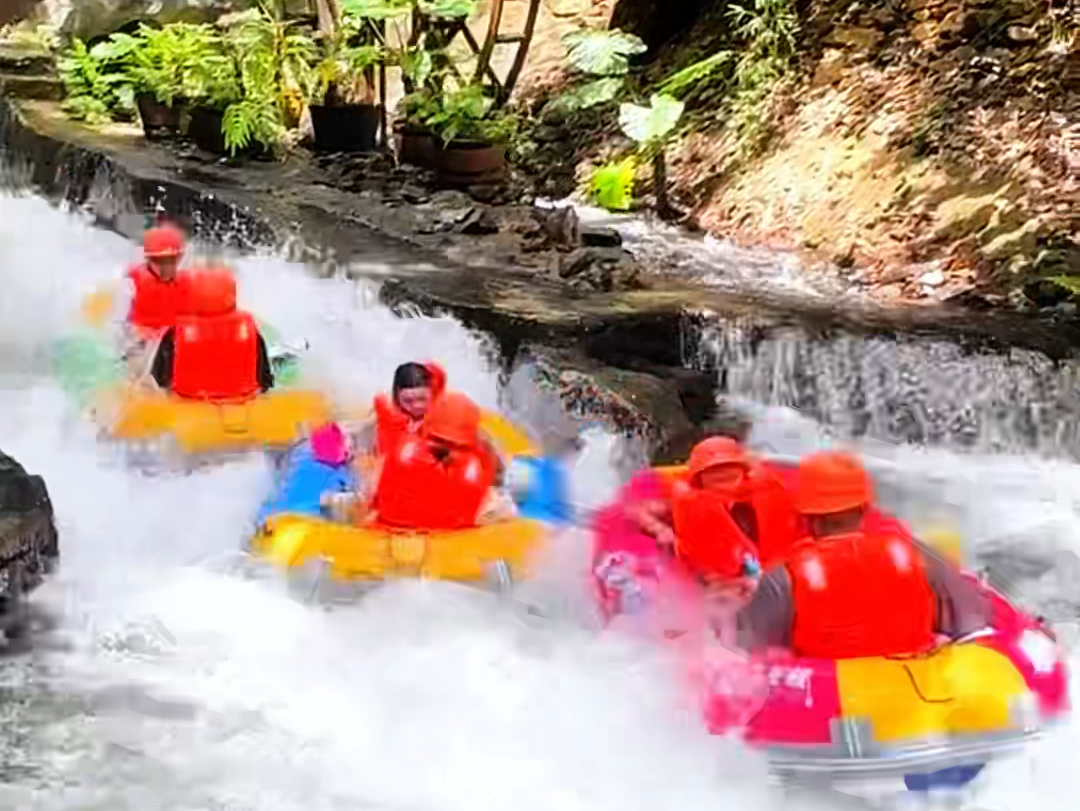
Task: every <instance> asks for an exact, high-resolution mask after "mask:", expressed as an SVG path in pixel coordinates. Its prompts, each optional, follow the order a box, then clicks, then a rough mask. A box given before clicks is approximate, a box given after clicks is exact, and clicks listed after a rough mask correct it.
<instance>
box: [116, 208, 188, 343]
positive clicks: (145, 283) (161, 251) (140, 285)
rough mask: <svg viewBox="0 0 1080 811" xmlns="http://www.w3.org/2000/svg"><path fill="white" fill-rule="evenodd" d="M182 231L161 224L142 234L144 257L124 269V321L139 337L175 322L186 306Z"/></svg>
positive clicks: (150, 335)
mask: <svg viewBox="0 0 1080 811" xmlns="http://www.w3.org/2000/svg"><path fill="white" fill-rule="evenodd" d="M183 254H184V235H183V233H182V232H181V231H180V229H178V228H176V227H174V226H171V225H163V226H159V227H157V228H148V229H147V230H146V232H145V233H144V234H143V256H144V257H145V261H144V262H143V263H142V264H140V265H135V266H134V267H132V268H131V269H129V270H128V274H127V279H128V284H129V298H128V302H127V318H126V322H127V324H128V325H129V326H130V327H131V328H132V329H133V330H134V331H135V332H136V333H137V335H138V336H139V337H140V338H143V339H152V338H156V337H158V336H160V335H161V334H162V333H163V332H164V331H165V330H166V329H168V328H170V327H172V326H175V324H176V319H177V317H178V316H179V315H180V313H181V312H182V311H183V310H185V309H186V308H187V304H188V301H187V299H188V295H189V282H190V274H188V273H186V272H182V271H180V269H179V268H180V259H181V257H182V256H183Z"/></svg>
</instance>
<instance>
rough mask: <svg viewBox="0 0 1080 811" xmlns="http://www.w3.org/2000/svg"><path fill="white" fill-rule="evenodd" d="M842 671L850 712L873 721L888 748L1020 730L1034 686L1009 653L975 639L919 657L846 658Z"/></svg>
mask: <svg viewBox="0 0 1080 811" xmlns="http://www.w3.org/2000/svg"><path fill="white" fill-rule="evenodd" d="M836 677H837V687H838V690H839V696H840V703H841V710H842V712H843V715H844V716H845V717H847V718H858V719H861V720H864V721H866V722H868V723H869V724H870V726H871V728H872V731H873V735H874V740H875V741H876V742H877V743H879V744H882V745H886V746H888V745H903V744H904V743H906V742H910V741H921V740H926V739H928V738H935V737H939V736H950V737H952V736H966V735H985V734H988V733H997V732H1001V731H1005V730H1009V729H1012V728H1014V727H1015V726H1016V723H1017V716H1016V711H1017V705H1018V702H1019V701H1020V700H1021V699H1022V698H1023V697H1024V696H1026V695H1028V694H1029V692H1030V691H1029V689H1028V687H1027V684H1026V682H1025V681H1024V677H1023V675H1022V674H1021V673H1020V671H1019V670H1017V668H1016V666H1015V665H1014V664H1013V663H1012V662H1011V661H1010V660H1009V658H1008V657H1007V656H1005V655H1004V654H1003V653H1000V652H999V651H996V650H993V649H992V648H988V647H984V646H982V645H978V644H970V643H968V644H961V645H950V646H947V647H944V648H942V649H940V650H938V651H935V652H934V653H933V654H931V655H930V656H926V657H919V658H910V659H885V658H875V659H846V660H841V661H838V662H836ZM903 697H908V700H904V699H903Z"/></svg>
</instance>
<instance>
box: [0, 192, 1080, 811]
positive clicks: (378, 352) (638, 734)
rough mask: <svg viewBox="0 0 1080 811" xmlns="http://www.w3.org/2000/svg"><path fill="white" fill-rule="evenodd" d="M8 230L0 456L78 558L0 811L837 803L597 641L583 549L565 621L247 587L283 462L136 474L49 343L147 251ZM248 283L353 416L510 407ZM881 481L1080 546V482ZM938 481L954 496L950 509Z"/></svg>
mask: <svg viewBox="0 0 1080 811" xmlns="http://www.w3.org/2000/svg"><path fill="white" fill-rule="evenodd" d="M0 214H2V216H0V276H2V277H3V278H2V279H0V283H2V284H3V289H4V291H5V295H4V296H3V297H0V373H2V374H3V380H0V414H2V415H3V419H0V447H2V448H3V449H4V450H5V451H7V452H9V453H11V454H13V455H15V456H16V457H17V458H18V459H20V461H22V462H23V463H24V464H25V465H26V466H27V467H28V468H29V469H31V470H33V471H34V472H38V473H41V474H42V475H44V476H45V478H46V481H47V482H48V486H49V489H50V493H51V495H52V497H53V500H54V502H55V506H56V510H57V517H58V522H59V527H60V532H61V547H62V554H63V559H62V567H61V571H60V573H59V574H58V575H57V576H56V577H55V578H54V579H53V580H51V581H50V582H49V583H48V584H47V585H46V586H45V587H43V588H42V590H40V591H39V592H38V593H37V595H36V597H35V601H36V603H37V606H38V609H39V613H40V615H41V617H42V619H43V620H48V624H52V625H54V626H55V627H53V628H52V630H49V631H46V632H42V633H39V634H38V635H37V637H36V639H35V643H34V645H33V648H32V650H31V651H30V652H29V653H27V654H23V655H21V656H16V657H11V658H8V659H7V660H4V662H3V664H2V665H0V680H2V681H0V684H2V685H3V689H4V690H5V698H6V699H7V701H5V702H4V703H3V704H2V705H0V707H2V713H3V715H2V719H3V727H2V730H3V731H2V732H0V775H2V776H3V780H2V782H0V804H2V805H3V806H4V807H10V808H19V809H28V810H30V809H41V811H57V810H58V809H91V808H93V809H97V808H103V809H104V808H108V809H110V811H122V810H123V809H129V808H130V809H134V808H140V809H145V808H167V809H176V811H189V810H190V811H196V809H198V811H207V810H208V809H213V811H219V810H220V811H224V809H229V811H248V809H251V810H252V811H254V810H255V809H258V810H259V811H279V810H280V811H293V809H301V808H304V809H309V808H311V807H317V808H320V809H329V810H331V811H336V810H337V809H342V810H344V809H350V810H351V809H387V811H397V809H402V811H406V810H407V811H414V809H415V810H416V811H422V810H423V809H432V811H435V810H436V809H437V810H438V811H453V810H456V809H461V810H462V811H484V809H492V811H495V809H498V810H499V811H502V810H503V809H506V808H509V807H514V808H521V809H526V810H529V809H537V811H540V809H543V811H550V810H551V809H556V808H557V809H560V811H561V810H562V809H572V810H573V811H577V810H578V809H580V810H581V811H594V810H595V811H608V810H609V809H610V811H616V809H618V811H633V810H634V809H641V810H642V811H645V810H646V809H648V811H655V809H657V808H669V809H677V810H678V811H697V809H702V811H704V809H709V811H715V809H717V808H722V807H738V808H746V809H754V811H768V810H769V809H774V808H776V809H779V808H784V809H794V808H799V809H803V808H809V807H813V808H831V807H835V806H834V805H832V804H831V803H828V802H826V803H824V804H819V803H818V802H817V801H815V802H814V804H813V805H812V806H811V805H810V803H809V801H802V800H800V801H799V802H798V803H796V802H795V801H794V800H792V799H790V798H787V799H782V798H779V797H777V796H776V795H775V794H774V793H771V792H770V791H769V790H768V789H767V787H766V780H765V772H764V765H763V763H762V762H761V760H760V759H759V758H757V757H755V756H753V755H751V754H748V753H747V752H745V751H743V750H741V749H739V748H737V747H733V746H731V745H729V744H728V743H726V742H724V741H721V740H717V739H715V738H711V737H709V736H708V735H706V734H705V733H704V732H703V731H702V729H701V728H700V724H699V721H698V719H697V717H696V713H695V712H694V709H693V708H692V707H690V706H687V704H686V702H685V697H683V696H679V695H677V691H676V690H675V682H674V680H673V679H672V672H673V671H672V669H671V667H670V663H668V662H666V661H665V660H664V659H663V658H662V657H661V656H659V655H658V654H657V653H656V652H654V651H649V650H644V649H641V648H638V647H636V646H634V645H632V644H631V643H629V642H627V641H625V640H619V639H615V638H610V637H607V636H604V635H598V634H596V633H595V632H593V631H591V630H589V629H588V627H587V623H582V622H581V621H580V620H581V619H582V617H581V611H582V609H581V605H582V603H584V600H583V599H581V596H580V594H578V591H577V589H576V588H575V587H574V586H573V585H567V584H569V583H574V582H578V581H576V580H575V578H578V579H579V578H580V575H581V568H582V566H583V563H584V554H583V550H584V544H585V541H584V539H583V538H582V537H580V536H575V535H574V534H573V533H567V534H566V535H565V536H563V537H560V538H559V539H558V542H557V543H556V544H555V547H556V549H555V552H554V553H553V555H552V556H551V557H552V559H553V561H554V563H553V564H552V565H553V567H554V568H553V569H552V570H551V571H546V572H544V573H543V576H542V577H541V578H540V582H539V583H537V584H531V585H532V591H531V595H532V596H535V595H537V594H539V595H541V596H542V597H543V598H545V599H550V600H553V601H557V602H558V608H563V607H564V606H566V607H567V608H566V610H565V611H556V612H555V614H556V616H555V618H554V619H553V620H551V621H549V622H546V623H543V624H539V623H523V622H522V621H521V620H520V618H519V617H518V616H517V615H515V613H514V612H512V611H510V610H507V608H506V607H505V606H502V605H499V604H498V603H497V602H496V601H495V600H494V599H493V598H491V597H489V596H487V595H481V594H478V593H475V592H473V591H471V590H468V589H463V588H459V587H454V586H450V585H448V584H433V583H411V584H402V585H400V586H393V587H387V588H385V589H383V590H381V591H379V592H376V593H375V594H373V595H372V596H371V598H370V599H367V600H365V601H364V602H363V603H362V604H359V605H357V606H353V607H349V608H346V609H335V610H334V611H332V612H328V611H323V610H320V609H316V608H314V607H311V606H307V605H303V604H300V603H297V602H295V601H292V600H289V599H287V598H286V597H285V596H284V594H283V589H282V587H281V586H280V585H279V584H277V583H275V582H273V581H271V582H265V581H260V580H254V579H244V578H242V577H239V576H237V575H236V574H234V573H232V572H231V571H230V567H229V566H228V561H229V560H230V558H232V557H234V556H235V550H236V549H237V547H238V544H239V541H240V539H241V538H242V536H243V535H244V533H245V532H246V531H247V528H248V527H247V522H248V520H249V514H250V511H251V509H252V507H253V506H254V504H255V503H256V502H257V500H258V498H259V497H260V495H261V494H262V493H263V491H264V490H265V488H266V486H267V484H268V482H269V471H268V469H267V466H266V464H265V463H264V462H263V461H262V460H261V459H259V458H257V457H250V458H246V459H241V460H237V461H234V462H231V463H229V464H227V465H222V466H220V467H215V468H211V469H206V470H200V471H198V472H196V473H194V474H191V475H186V476H162V477H154V478H150V477H145V476H141V475H139V474H137V473H133V472H131V471H128V470H126V469H124V468H122V467H118V466H116V465H114V464H112V463H111V459H110V456H109V455H108V454H107V453H105V452H103V451H102V449H101V447H100V446H99V445H98V443H97V441H96V437H95V434H94V429H93V427H92V426H91V425H89V424H88V423H87V422H86V421H85V420H83V419H82V418H80V417H78V416H77V415H75V414H72V413H71V410H70V405H69V403H67V402H66V401H65V399H64V397H63V395H62V394H61V393H60V391H59V390H58V389H57V388H56V387H55V386H54V385H53V384H52V383H51V382H50V381H49V380H48V375H47V371H48V366H47V363H46V360H47V357H48V352H47V348H48V345H49V343H50V342H51V341H52V340H54V339H55V338H56V337H58V336H59V335H61V334H63V332H64V331H65V330H67V329H69V328H70V326H71V323H72V318H73V314H74V313H75V312H76V311H77V308H78V304H79V302H80V300H81V297H82V296H83V295H84V294H85V293H87V292H88V291H89V290H91V289H92V288H93V287H94V286H96V285H98V284H101V283H105V282H108V281H111V280H113V279H115V278H116V277H117V276H118V275H119V272H120V269H121V268H122V266H123V265H124V263H125V262H127V261H130V260H131V259H132V258H133V256H134V251H133V249H132V247H131V246H130V245H129V244H128V243H126V242H125V241H123V240H121V239H120V238H118V237H114V236H112V235H110V234H106V233H102V232H100V231H97V230H94V229H92V228H90V227H89V226H88V225H86V224H84V223H82V222H80V220H78V219H77V218H75V217H71V216H67V215H64V214H62V213H61V212H58V211H56V210H55V209H52V208H50V207H49V206H48V205H47V204H45V203H44V202H43V201H41V200H39V199H36V198H32V197H29V198H20V199H12V198H0ZM373 261H377V257H375V258H374V259H373ZM236 265H237V269H238V271H239V277H240V285H241V301H242V304H243V306H245V307H249V308H251V309H252V310H254V311H256V312H257V313H258V314H259V315H260V316H263V317H265V318H267V319H268V320H269V321H270V322H271V323H273V324H274V325H275V327H277V329H278V330H279V331H280V332H281V333H282V335H283V336H284V337H285V338H286V340H289V339H304V340H306V341H307V342H308V344H309V345H310V357H311V363H310V367H311V368H312V370H313V372H314V375H315V376H316V377H317V378H318V379H319V380H320V382H321V383H326V384H327V385H332V386H333V389H334V392H335V393H336V394H338V395H339V396H341V397H349V398H352V397H367V396H370V394H371V393H372V392H374V391H375V390H377V389H379V388H381V387H382V386H384V385H385V383H386V381H388V380H389V377H390V374H391V372H392V370H393V368H394V366H395V365H396V364H398V363H399V362H401V361H403V360H407V359H413V358H418V357H419V358H426V357H434V358H435V359H438V360H440V361H442V362H443V363H444V364H445V365H446V366H447V368H448V371H449V373H450V376H451V380H452V381H453V385H455V386H457V387H460V388H462V389H464V390H465V391H467V392H468V393H469V394H471V395H472V396H474V397H475V398H476V399H477V400H479V401H480V402H481V403H483V404H485V405H489V406H490V405H495V403H496V401H497V400H498V398H499V387H498V385H497V376H496V374H495V372H494V371H493V365H492V363H491V362H489V360H488V359H487V355H488V353H489V350H488V348H487V347H486V345H485V342H484V341H483V340H481V339H479V338H478V337H476V336H475V335H472V334H470V333H468V332H467V331H466V330H464V329H463V328H462V327H461V326H460V325H458V324H457V323H456V322H454V321H452V320H450V319H430V318H416V319H398V318H395V317H393V316H392V315H391V314H390V313H389V312H387V311H386V310H385V309H384V308H382V307H379V306H377V305H376V304H375V303H374V296H373V292H372V290H371V289H370V288H366V287H363V286H358V285H354V284H352V283H346V282H344V281H339V280H336V279H329V280H322V281H318V280H315V279H312V278H311V277H310V276H309V275H307V274H305V273H304V272H303V269H302V268H300V267H297V266H290V265H288V264H287V263H285V262H283V261H281V260H279V259H277V258H275V257H273V256H261V257H255V258H244V259H240V260H238V261H237V262H236ZM757 431H758V433H759V435H760V436H761V437H763V438H764V439H765V440H766V441H769V442H770V443H771V444H774V445H777V446H779V445H783V444H784V443H785V442H787V443H788V446H787V447H785V448H780V449H784V450H790V451H791V452H798V451H799V450H803V449H805V448H807V447H809V446H812V445H814V444H815V443H818V442H820V441H822V439H821V436H820V431H819V429H818V427H817V426H816V425H815V424H813V423H809V422H807V421H806V420H804V419H801V418H799V419H794V420H793V419H792V418H791V417H790V414H788V413H787V412H785V411H783V410H782V409H776V408H771V409H761V410H760V419H759V422H758V428H757ZM590 439H591V441H590V442H589V444H588V446H587V448H586V452H585V453H584V454H583V458H582V461H581V463H580V464H579V469H578V471H577V473H576V476H575V478H576V483H577V487H576V488H575V490H576V495H577V500H578V501H582V502H585V503H591V504H597V503H600V502H602V501H603V500H604V499H605V498H606V497H608V496H609V495H610V493H611V490H612V487H613V486H614V484H615V477H614V475H613V474H612V472H611V471H610V469H609V456H610V453H611V449H612V445H613V440H612V439H611V437H608V436H604V435H596V436H592V437H591V438H590ZM870 450H871V451H875V452H878V453H879V455H882V454H881V453H880V449H873V448H872V449H870ZM879 463H880V466H881V467H882V468H883V469H884V470H885V471H886V473H887V475H886V476H885V478H886V484H888V485H890V487H891V488H892V490H895V492H896V493H897V494H912V493H913V494H914V495H912V496H910V500H911V501H913V502H914V506H911V507H910V509H911V510H916V511H917V509H919V508H921V507H922V506H923V505H925V504H926V503H928V502H931V501H933V500H934V499H935V498H936V499H937V500H939V501H945V502H948V503H949V504H952V505H953V506H955V507H956V508H957V510H958V512H959V514H960V515H961V517H962V519H963V521H964V527H965V529H969V530H970V531H971V532H972V533H973V537H975V538H976V539H978V541H979V542H980V544H982V545H983V546H984V547H985V548H987V549H992V548H995V547H994V544H997V547H996V548H1001V549H1004V550H1005V551H1006V553H1007V554H1013V555H1014V553H1015V551H1016V549H1017V548H1019V547H1021V546H1025V545H1034V544H1035V543H1036V541H1037V542H1038V543H1039V544H1041V545H1039V546H1038V547H1037V549H1036V550H1035V551H1034V552H1033V553H1032V557H1034V558H1035V559H1037V560H1042V561H1045V560H1052V558H1053V555H1055V554H1063V553H1064V552H1067V551H1070V550H1071V549H1073V548H1075V545H1076V543H1077V542H1080V538H1078V537H1077V535H1076V533H1077V528H1078V527H1080V523H1078V522H1077V520H1076V515H1075V510H1074V508H1073V503H1072V495H1071V494H1072V493H1078V492H1080V477H1078V475H1077V471H1076V468H1075V467H1074V466H1072V465H1068V464H1065V463H1046V462H1032V461H1031V460H1029V459H1027V458H1025V457H1012V458H1000V457H992V456H983V457H979V458H970V459H969V458H963V457H956V456H955V455H952V454H949V453H946V452H944V451H920V450H916V449H901V450H895V449H894V450H893V451H891V452H890V454H889V455H888V456H887V457H885V458H881V459H880V460H879ZM931 472H934V473H935V474H937V477H938V478H937V479H936V480H935V481H939V482H944V483H943V484H940V485H939V486H937V487H934V488H928V486H927V485H926V484H925V482H926V480H927V478H928V474H929V473H931ZM920 487H922V490H920ZM928 490H930V491H932V492H927V491H928ZM890 492H891V490H890ZM898 498H899V497H898ZM896 503H897V506H898V507H899V508H900V509H901V512H903V511H904V509H906V508H908V507H909V506H910V505H908V504H906V503H904V502H903V500H902V499H900V500H898V501H897V502H896ZM1014 556H1015V555H1014ZM1061 568H1062V567H1060V566H1058V567H1056V568H1055V567H1054V566H1053V565H1051V566H1050V567H1049V568H1047V567H1046V566H1043V569H1042V571H1041V573H1036V574H1035V575H1033V576H1032V575H1030V572H1028V575H1029V576H1028V577H1027V580H1026V581H1025V589H1026V592H1027V593H1028V594H1029V595H1031V596H1032V597H1033V598H1034V599H1038V600H1040V601H1043V602H1046V601H1051V602H1052V601H1053V600H1058V601H1059V602H1061V601H1063V600H1064V598H1063V597H1062V595H1065V594H1067V593H1068V592H1067V590H1066V588H1065V584H1064V583H1063V582H1062V580H1061V578H1062V573H1061ZM1055 578H1057V579H1055ZM1064 602H1066V603H1067V601H1064ZM548 605H549V607H550V605H551V603H548ZM1068 605H1071V604H1068ZM1061 610H1062V613H1063V614H1068V611H1069V608H1068V607H1067V606H1063V607H1062V609H1061ZM1077 743H1078V742H1077V741H1076V740H1075V733H1074V731H1073V730H1072V729H1071V728H1069V729H1066V730H1064V731H1063V732H1062V733H1061V734H1060V735H1059V736H1058V737H1056V738H1054V739H1051V740H1050V741H1047V742H1046V743H1045V744H1044V745H1042V746H1040V747H1038V748H1037V749H1033V750H1032V752H1031V753H1030V754H1029V755H1027V756H1026V757H1025V758H1024V759H1021V760H1018V761H1016V763H1014V764H1010V765H1009V766H1008V767H1007V768H1006V769H1005V770H1003V771H1002V772H1000V773H997V774H995V775H994V776H993V777H992V778H991V779H989V780H988V784H987V786H986V787H985V789H984V792H983V793H984V795H985V797H986V799H985V800H983V802H982V805H983V807H985V808H987V809H1001V811H1005V809H1027V808H1034V807H1036V805H1037V804H1038V803H1039V798H1041V797H1051V796H1057V795H1060V794H1062V793H1064V792H1066V791H1068V789H1069V788H1070V786H1071V782H1072V772H1073V771H1074V770H1075V767H1076V765H1077V756H1076V754H1075V753H1076V752H1077V751H1080V749H1078V747H1077Z"/></svg>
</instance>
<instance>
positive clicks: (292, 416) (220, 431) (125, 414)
mask: <svg viewBox="0 0 1080 811" xmlns="http://www.w3.org/2000/svg"><path fill="white" fill-rule="evenodd" d="M94 412H95V416H96V419H97V421H98V423H99V424H101V425H102V426H103V427H104V428H105V430H106V431H107V433H108V434H109V436H110V437H112V438H113V439H118V440H125V441H140V440H152V439H154V438H157V437H160V436H164V435H171V436H172V437H173V438H174V439H175V441H176V446H177V448H178V449H179V450H180V451H182V452H184V453H189V454H199V453H212V452H215V451H223V450H233V449H238V448H253V447H262V446H278V447H281V446H286V445H288V444H290V443H292V442H295V441H296V440H297V439H299V438H300V437H301V436H303V435H304V434H305V433H307V432H308V431H310V430H311V429H312V428H315V427H317V426H318V425H321V424H322V423H324V422H327V421H328V420H329V419H330V418H331V413H332V412H331V407H330V403H329V401H327V400H326V398H324V397H323V396H322V395H321V394H319V393H318V392H313V391H301V390H292V389H289V390H283V391H269V392H267V393H265V394H260V395H259V396H258V397H255V398H254V399H252V400H250V401H248V402H245V403H211V402H205V401H196V400H185V399H182V398H180V397H176V396H175V395H172V394H168V393H165V392H161V391H153V390H144V389H137V388H134V387H127V386H125V387H123V388H122V389H120V390H118V391H113V392H110V393H108V394H106V395H104V396H103V397H102V398H101V399H99V401H98V402H97V404H96V406H95V409H94Z"/></svg>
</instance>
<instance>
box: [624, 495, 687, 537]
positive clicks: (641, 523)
mask: <svg viewBox="0 0 1080 811" xmlns="http://www.w3.org/2000/svg"><path fill="white" fill-rule="evenodd" d="M624 513H625V515H626V517H627V518H628V519H629V520H630V521H631V522H632V523H634V524H635V525H636V526H637V527H638V528H639V529H640V530H641V531H642V532H643V533H645V534H646V535H648V536H649V537H650V538H654V539H655V540H656V543H657V544H658V545H659V546H661V547H663V548H665V549H669V550H670V549H673V548H674V546H675V531H674V529H672V520H671V506H670V505H669V504H668V503H667V502H666V501H664V500H663V499H658V498H656V499H652V498H650V499H641V500H638V501H632V502H630V503H628V504H627V505H626V506H625V508H624Z"/></svg>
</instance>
